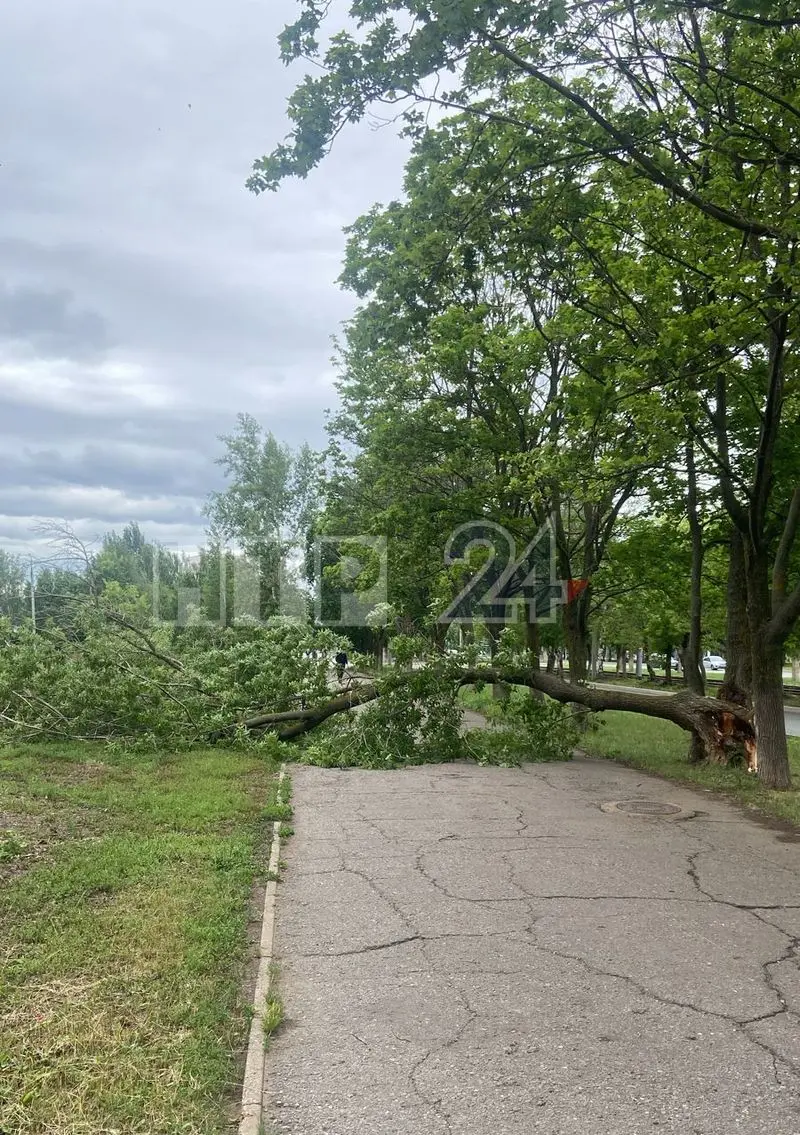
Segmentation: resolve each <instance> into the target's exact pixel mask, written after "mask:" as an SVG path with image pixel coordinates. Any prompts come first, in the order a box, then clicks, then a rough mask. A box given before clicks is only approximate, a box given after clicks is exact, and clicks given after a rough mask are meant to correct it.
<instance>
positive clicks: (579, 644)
mask: <svg viewBox="0 0 800 1135" xmlns="http://www.w3.org/2000/svg"><path fill="white" fill-rule="evenodd" d="M589 590H590V589H589V588H588V587H587V588H586V589H585V590H584V591H582V592H581V593H580V595H578V596H576V597H575V599H573V600H572V602H571V603H567V605H566V607H565V608H564V635H565V638H566V640H567V650H568V652H569V680H570V682H585V681H586V679H587V677H588V674H587V666H586V663H587V660H588V658H589V627H588V611H589Z"/></svg>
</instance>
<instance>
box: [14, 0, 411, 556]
mask: <svg viewBox="0 0 800 1135" xmlns="http://www.w3.org/2000/svg"><path fill="white" fill-rule="evenodd" d="M293 9H294V3H293V0H169V2H167V3H165V0H114V2H113V3H111V2H109V0H25V2H24V3H16V4H7V5H5V6H4V12H3V17H2V37H0V101H1V104H2V107H3V115H2V124H0V445H2V456H3V464H2V476H0V547H3V548H5V549H6V550H8V551H26V552H27V551H28V550H33V551H34V552H35V553H37V554H38V553H39V552H41V554H45V552H44V549H43V547H42V545H41V544H40V543H37V541H40V540H41V538H40V537H37V536H36V535H35V533H34V529H35V526H36V524H37V521H40V520H42V519H47V518H54V519H58V520H67V521H69V522H70V523H71V524H72V525H73V527H74V528H75V530H76V531H77V532H78V533H79V534H81V535H83V536H84V537H92V536H94V535H97V534H102V533H103V532H104V531H106V530H108V529H110V528H114V527H116V528H117V529H119V528H121V527H122V526H123V525H124V524H125V523H126V522H127V521H128V520H137V521H138V522H139V523H140V524H141V525H142V527H143V528H144V530H145V532H146V533H147V534H148V535H149V536H150V537H151V538H155V539H159V540H161V541H162V542H163V543H165V544H167V545H169V546H171V547H187V548H188V547H192V546H194V545H196V544H197V543H199V542H201V541H202V528H203V518H202V515H201V508H202V503H203V500H204V498H205V496H206V495H207V493H208V492H209V491H210V490H211V489H213V488H216V487H219V479H220V471H219V470H218V468H217V467H216V466H215V465H214V457H215V456H218V454H219V452H220V445H219V442H218V441H217V440H216V439H217V435H219V434H220V433H224V432H226V431H229V430H230V429H231V427H232V426H233V424H234V421H235V415H236V414H237V413H238V412H241V411H247V412H249V413H251V414H253V415H254V416H255V417H256V418H258V420H259V421H261V422H262V423H263V424H264V425H265V426H266V427H268V428H269V429H271V430H272V431H273V433H275V435H276V436H277V437H279V438H280V439H281V440H283V441H286V442H288V443H290V444H297V443H299V442H300V441H303V440H308V441H309V442H311V443H312V444H318V443H320V442H321V441H322V440H323V437H324V431H323V421H324V419H323V411H324V409H325V408H326V407H329V406H331V405H332V404H333V402H334V393H333V390H332V387H331V382H332V371H331V366H330V361H329V360H330V355H331V336H332V335H333V334H334V333H335V332H336V330H337V327H338V325H339V323H340V321H341V320H342V319H343V318H345V317H346V316H347V315H348V313H349V312H350V311H351V309H352V299H351V297H349V296H347V295H345V294H343V293H342V292H340V291H339V290H338V288H337V287H336V284H335V279H336V276H337V275H338V272H339V265H340V261H341V256H342V251H343V247H344V238H343V236H342V232H341V230H342V228H343V226H344V225H346V224H348V223H349V222H351V221H352V220H354V219H355V217H356V216H358V215H359V213H361V212H363V211H364V210H365V209H367V208H368V207H369V206H370V205H371V204H372V203H373V202H374V201H387V200H389V199H391V198H392V197H396V196H397V195H398V193H399V189H400V183H401V176H402V164H403V159H404V153H405V151H404V146H403V143H401V142H400V141H398V139H397V138H396V136H395V135H394V134H393V132H392V131H391V129H383V130H375V129H372V128H370V127H369V126H368V125H365V126H363V127H360V128H355V129H353V130H351V131H350V132H349V133H348V134H346V135H345V136H343V137H342V138H341V139H340V142H339V144H338V145H337V147H336V149H335V151H334V154H333V155H332V157H331V158H329V159H328V161H327V162H326V163H325V164H324V165H323V166H321V167H320V169H319V170H317V171H316V173H315V174H314V175H313V176H312V177H310V178H309V179H308V180H306V181H304V182H297V181H294V182H291V183H288V184H287V185H286V186H285V187H284V188H283V189H282V190H281V191H280V192H279V193H278V194H277V195H275V194H270V195H266V196H262V197H260V198H257V197H255V196H253V195H252V194H249V193H248V192H247V191H246V190H245V188H244V181H245V179H246V177H247V175H248V173H249V169H250V165H251V163H252V160H253V159H254V158H255V157H257V156H258V155H260V154H262V153H264V152H266V151H268V150H270V149H271V148H272V147H273V145H274V144H275V143H276V142H278V141H280V140H281V139H282V137H283V135H284V134H285V133H286V131H287V121H286V118H285V100H286V97H287V95H288V94H289V93H290V91H291V90H292V88H293V86H294V85H295V83H296V82H297V81H298V80H299V78H300V75H301V72H300V70H299V68H290V69H286V68H284V67H283V65H282V64H281V63H280V61H279V59H278V50H277V46H276V36H277V34H278V32H279V30H280V28H281V27H282V26H283V24H284V23H286V22H287V21H288V20H289V19H290V18H291V17H292V14H293Z"/></svg>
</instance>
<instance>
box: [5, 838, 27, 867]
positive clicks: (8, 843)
mask: <svg viewBox="0 0 800 1135" xmlns="http://www.w3.org/2000/svg"><path fill="white" fill-rule="evenodd" d="M27 847H28V845H27V843H25V841H24V840H22V839H20V838H19V836H18V835H17V834H16V833H15V832H11V831H0V863H11V862H12V861H13V860H14V859H19V857H20V855H24V854H25V851H26V849H27Z"/></svg>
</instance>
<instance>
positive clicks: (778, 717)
mask: <svg viewBox="0 0 800 1135" xmlns="http://www.w3.org/2000/svg"><path fill="white" fill-rule="evenodd" d="M745 556H746V570H747V614H748V621H749V626H750V655H751V659H752V666H753V676H752V694H753V721H754V724H755V732H756V746H757V761H758V774H759V779H760V780H761V781H762V783H763V784H764V785H765V786H766V787H767V788H791V786H792V777H791V773H790V771H789V751H788V746H787V744H786V720H785V718H784V713H783V643H782V642H775V641H772V640H771V639H770V638H769V637H768V636H767V634H766V628H767V625H768V623H769V620H770V616H771V614H772V599H771V594H770V588H769V580H770V576H769V565H768V561H767V557H766V554H765V553H764V552H761V553H758V552H754V551H753V549H751V548H746V549H745Z"/></svg>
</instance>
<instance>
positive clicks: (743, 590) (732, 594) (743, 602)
mask: <svg viewBox="0 0 800 1135" xmlns="http://www.w3.org/2000/svg"><path fill="white" fill-rule="evenodd" d="M726 602H727V626H726V632H725V633H726V638H725V663H726V665H725V678H724V680H723V682H722V684H721V685H720V688H719V696H720V697H721V698H722V699H723V700H724V701H730V702H735V703H736V705H741V706H743V707H746V708H751V707H752V704H753V702H752V683H753V659H752V655H751V650H750V626H749V622H748V615H747V575H746V570H745V558H744V542H743V540H742V534H741V532H740V531H739V530H738V528H732V529H731V534H730V541H729V562H728V587H727V598H726Z"/></svg>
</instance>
